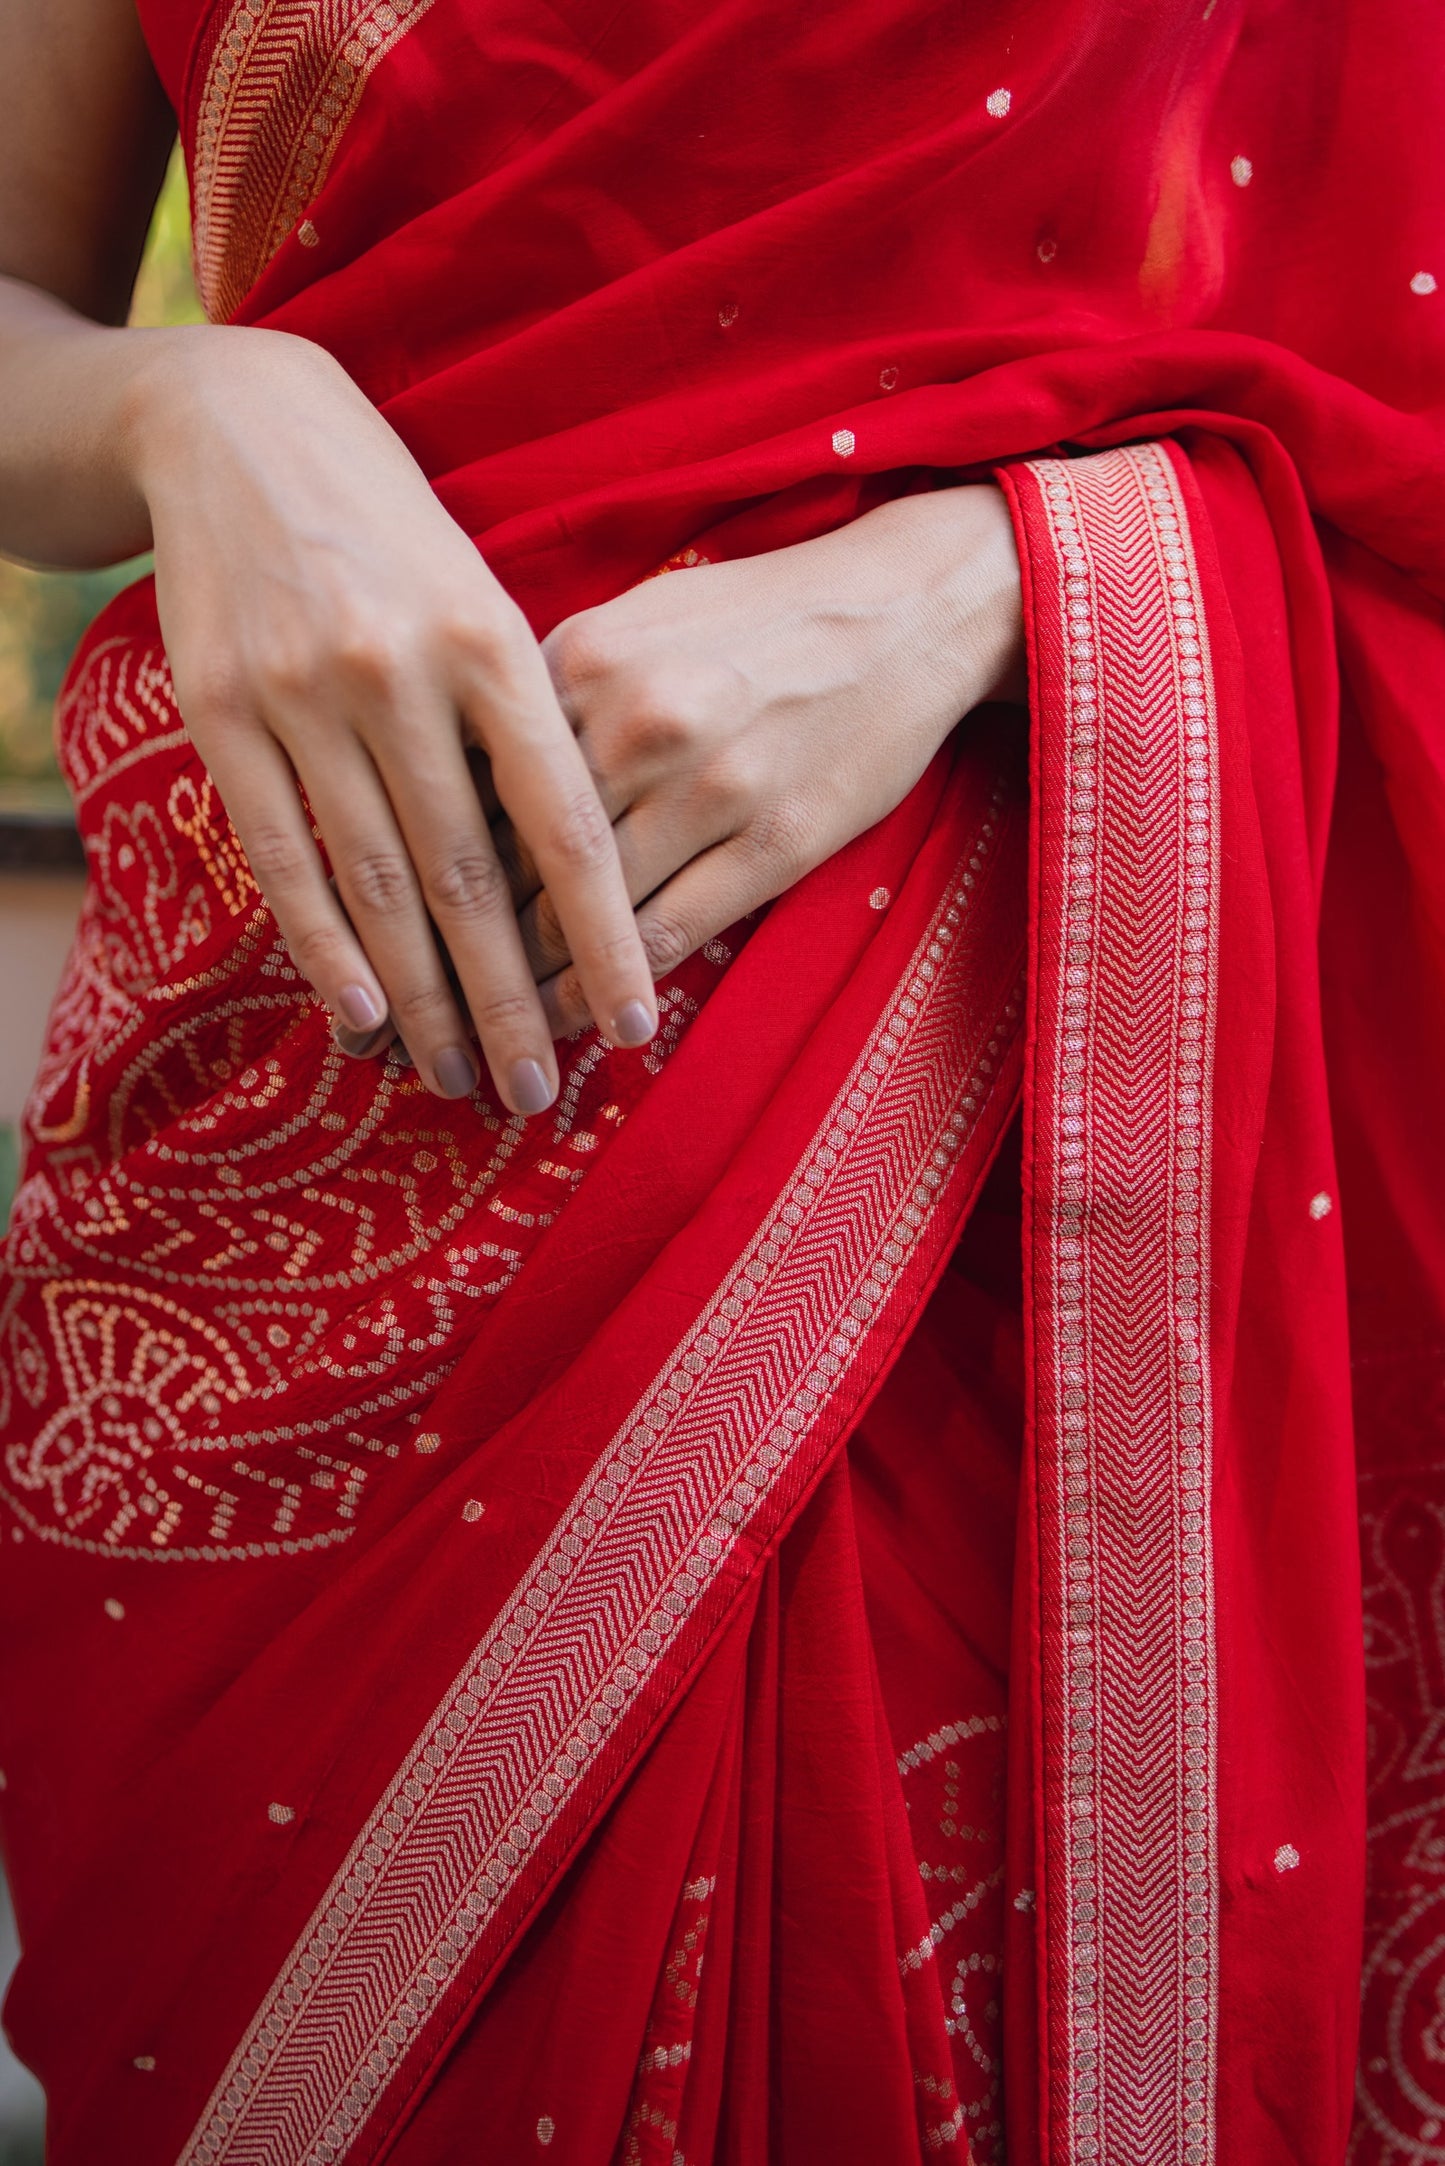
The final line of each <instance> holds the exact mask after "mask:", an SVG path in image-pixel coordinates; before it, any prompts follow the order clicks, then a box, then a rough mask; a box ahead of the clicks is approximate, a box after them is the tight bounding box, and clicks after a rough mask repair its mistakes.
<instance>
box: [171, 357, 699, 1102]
mask: <svg viewBox="0 0 1445 2166" xmlns="http://www.w3.org/2000/svg"><path fill="white" fill-rule="evenodd" d="M149 335H150V336H153V337H154V338H155V339H156V341H157V345H156V348H155V354H154V360H153V362H152V364H151V365H150V366H148V367H146V368H145V369H143V370H140V371H138V372H137V376H136V378H135V381H134V386H133V395H132V403H131V409H130V416H131V418H130V430H131V457H132V460H133V469H134V474H135V479H136V482H137V485H138V486H139V488H140V491H141V493H142V494H143V496H144V498H145V501H146V505H147V507H148V509H149V514H150V522H151V531H152V535H153V538H154V545H155V560H156V591H157V597H158V602H159V608H160V619H161V629H162V633H163V636H164V640H165V646H166V653H167V656H168V658H169V661H170V666H171V671H172V675H173V678H174V682H175V689H176V698H177V702H178V704H179V707H180V711H181V715H182V718H183V719H184V721H185V724H186V727H187V729H188V731H189V733H190V735H191V738H192V740H193V742H194V744H195V746H196V749H197V751H198V752H199V754H200V756H201V758H202V760H203V761H204V762H205V764H206V767H207V768H208V769H209V771H210V774H211V776H212V779H213V780H214V782H215V784H216V786H217V788H218V790H219V791H220V794H221V798H222V800H223V802H224V804H225V807H226V810H227V812H228V813H229V815H230V817H231V820H232V823H233V825H234V826H235V829H236V832H237V834H238V836H239V837H240V840H241V844H242V846H243V848H244V849H245V851H246V855H247V857H248V859H249V860H250V864H251V869H252V872H253V873H254V875H255V877H256V880H257V882H258V884H259V886H260V888H261V891H262V893H263V895H264V896H265V898H266V900H267V902H268V903H269V904H270V906H271V908H272V910H273V911H274V913H275V916H276V921H277V924H278V925H279V927H280V930H281V933H282V935H283V937H284V939H285V941H286V944H287V946H288V948H289V949H290V952H291V954H292V956H293V958H294V960H295V962H296V964H297V967H298V968H299V969H300V970H301V971H302V972H303V974H304V975H305V976H306V977H307V978H308V979H309V981H310V982H311V984H312V985H313V986H314V987H315V988H316V991H317V992H318V993H319V994H320V996H321V998H322V999H323V1000H324V1001H325V1002H326V1003H327V1005H328V1006H329V1007H330V1008H331V1009H332V1011H333V1013H334V1014H335V1016H336V1017H337V1019H338V1021H339V1022H340V1023H341V1024H343V1025H345V1026H347V1027H348V1028H349V1030H350V1032H352V1033H361V1032H366V1031H375V1032H380V1031H381V1030H382V1029H383V1028H384V1027H386V1025H387V1019H388V1016H389V1017H390V1019H391V1022H392V1023H393V1024H394V1025H395V1028H396V1030H397V1032H398V1033H399V1035H400V1037H401V1038H402V1040H403V1041H404V1043H405V1045H406V1048H407V1051H408V1052H409V1053H410V1054H411V1056H412V1059H413V1060H414V1062H415V1064H416V1067H417V1069H418V1072H419V1073H420V1075H421V1076H422V1078H423V1080H424V1081H425V1082H426V1083H427V1084H428V1085H429V1086H430V1088H431V1089H433V1090H435V1091H437V1092H439V1093H440V1094H441V1095H442V1096H443V1097H447V1098H457V1097H461V1096H463V1095H465V1094H466V1093H467V1092H469V1091H471V1090H472V1089H473V1088H474V1087H475V1085H476V1083H477V1080H478V1075H477V1066H476V1059H475V1054H474V1051H473V1048H472V1042H471V1032H470V1030H469V1028H468V1023H467V1020H466V1014H469V1015H470V1017H471V1020H472V1022H473V1023H474V1024H475V1027H476V1030H477V1033H478V1034H479V1036H480V1039H481V1046H482V1052H483V1053H484V1055H485V1057H486V1061H487V1064H488V1066H489V1067H490V1069H491V1072H492V1076H493V1078H494V1081H495V1083H496V1086H497V1089H498V1090H499V1092H500V1093H501V1095H502V1097H503V1098H504V1099H505V1101H506V1103H507V1104H508V1105H509V1106H510V1107H512V1108H513V1110H515V1111H516V1112H519V1113H536V1112H540V1111H541V1110H543V1108H544V1107H545V1106H546V1105H548V1104H550V1102H551V1100H552V1099H553V1097H554V1096H555V1094H556V1091H557V1065H556V1056H555V1053H554V1050H553V1044H552V1038H551V1033H550V1031H549V1029H548V1026H547V1022H546V1019H545V1017H544V1014H543V1010H542V1004H541V1001H540V999H539V998H538V994H537V990H536V986H535V984H534V982H533V976H532V971H531V968H530V966H529V964H528V962H527V958H526V956H525V954H524V952H523V948H522V942H521V937H520V934H519V932H518V928H517V921H516V910H515V906H514V904H513V901H512V897H511V893H510V889H509V887H508V882H507V878H506V875H505V873H504V872H503V870H502V868H501V866H500V864H499V862H498V859H497V855H496V852H495V850H494V848H493V846H492V842H491V839H490V836H489V833H488V826H487V819H486V815H485V812H484V809H483V806H482V803H481V801H480V798H479V796H478V792H477V788H476V784H475V781H474V778H473V775H472V771H471V768H470V767H469V764H468V759H467V753H468V749H469V748H470V747H477V748H480V750H481V751H482V752H484V753H485V755H486V758H487V761H488V763H489V765H490V773H491V780H492V785H493V787H494V789H495V791H496V796H497V799H498V800H499V802H500V805H501V807H502V808H503V810H504V811H505V813H506V814H507V816H508V818H509V820H510V822H511V824H512V825H513V826H514V827H515V829H516V830H517V832H518V834H519V835H520V836H521V837H522V838H524V840H525V842H526V844H527V846H528V848H529V850H530V853H531V855H532V856H533V858H534V859H535V861H536V864H537V867H538V871H539V874H540V877H541V878H542V880H543V881H544V882H545V885H546V887H547V890H548V892H549V894H550V895H551V897H552V898H553V901H554V903H555V906H556V911H557V915H558V917H559V919H560V920H561V923H562V925H563V927H564V929H565V933H566V938H567V942H568V946H569V948H570V951H571V953H572V955H573V956H574V958H575V959H576V964H577V969H578V972H579V974H580V977H581V981H582V984H583V987H584V988H585V990H586V995H587V1000H588V1004H589V1006H590V1009H591V1012H592V1014H593V1015H594V1016H596V1017H598V1018H599V1019H600V1020H601V1022H602V1027H603V1030H604V1033H605V1035H606V1036H607V1037H609V1038H610V1039H611V1040H612V1041H613V1042H614V1043H615V1044H618V1045H638V1044H642V1043H645V1042H646V1040H647V1039H648V1038H650V1037H651V1035H652V1033H653V1030H654V1029H655V1027H656V1006H655V1001H654V996H653V988H652V979H651V974H650V972H649V969H648V965H647V961H646V957H645V956H644V953H643V949H642V944H641V940H640V938H639V936H638V932H637V927H636V923H635V920H634V916H633V911H632V907H631V904H630V903H629V900H628V896H627V890H626V887H625V885H624V882H623V878H622V873H621V869H620V867H619V863H618V857H617V850H616V845H615V842H614V840H613V834H612V828H611V823H610V822H609V820H608V818H607V815H606V813H605V812H604V810H603V807H602V805H601V803H600V801H599V799H598V795H597V791H596V788H595V786H594V784H593V781H592V778H591V775H590V773H589V771H588V768H587V764H586V761H585V760H584V759H583V756H582V753H581V751H580V749H579V748H578V745H577V742H576V739H575V738H574V736H573V733H572V730H571V728H570V727H569V725H568V723H567V722H566V720H565V718H564V716H563V714H562V711H561V709H560V707H559V706H558V703H557V698H556V694H555V693H554V691H553V688H552V683H551V679H550V677H549V675H548V672H547V668H546V665H545V663H544V662H543V659H542V655H541V652H540V649H539V648H538V645H537V642H536V640H535V639H534V638H533V636H532V633H531V631H530V629H529V627H528V625H527V623H526V621H525V619H524V618H523V616H522V613H521V611H520V610H519V609H518V608H517V606H516V605H515V603H513V602H512V601H511V600H510V598H509V597H508V596H507V595H506V594H505V593H504V592H503V590H502V588H501V587H500V586H499V585H498V583H497V581H496V580H495V579H494V578H493V576H492V574H491V573H490V572H489V571H488V569H487V566H486V565H485V563H484V562H483V560H482V558H481V556H480V555H479V554H478V552H477V550H476V548H475V547H474V546H473V544H472V543H471V541H470V540H469V539H468V538H467V536H466V535H465V534H464V533H463V532H462V531H461V529H460V528H459V527H458V526H457V525H456V524H455V522H454V521H453V520H452V519H451V518H450V517H449V516H448V514H447V513H446V512H445V511H444V510H443V508H442V506H441V505H440V504H439V503H438V501H437V499H436V497H435V496H434V495H433V493H432V491H431V489H430V487H429V486H428V484H427V482H426V479H425V477H424V476H423V475H422V473H421V471H420V470H419V468H418V467H417V466H416V464H415V463H414V461H413V460H412V458H411V456H410V454H409V453H408V452H407V451H406V449H405V447H404V446H403V445H402V444H401V442H400V441H399V439H398V438H397V437H396V436H395V434H394V433H393V432H392V430H391V429H389V428H388V427H387V425H386V423H385V422H384V421H383V420H382V418H381V417H380V415H379V414H378V413H377V412H376V411H375V409H374V408H373V407H372V406H371V405H369V404H368V402H367V401H366V399H365V398H364V397H363V396H362V394H361V393H360V392H359V391H358V390H357V389H356V387H355V385H354V384H352V383H351V381H350V379H349V378H348V377H347V376H346V375H345V373H344V372H343V370H342V369H341V368H340V367H339V366H338V365H337V363H336V362H334V361H333V360H332V359H331V358H330V357H329V356H328V355H327V354H326V353H324V352H323V351H322V350H321V349H320V348H318V347H316V346H313V345H311V344H309V343H308V342H307V341H305V340H303V339H297V338H292V337H290V336H288V335H286V334H283V333H278V332H272V331H255V330H243V329H230V328H212V327H200V326H198V327H196V328H195V329H194V330H185V331H178V332H167V333H157V334H149ZM298 783H299V784H300V786H301V789H303V790H304V791H305V794H306V800H307V802H308V803H309V805H310V809H311V814H312V818H313V819H314V822H315V828H316V831H317V832H318V833H319V834H320V837H321V839H322V841H323V843H324V845H325V848H326V853H327V856H328V857H329V858H330V861H331V866H332V870H333V873H334V876H335V882H336V889H337V890H338V891H339V894H340V898H341V902H340V903H338V900H337V894H336V892H333V890H332V888H331V886H330V885H329V883H328V881H327V878H326V873H325V869H324V867H323V865H322V862H321V858H320V855H319V853H318V851H317V847H316V842H315V839H314V836H313V832H312V826H311V823H310V822H309V821H308V819H307V816H306V810H305V807H304V806H303V804H302V801H301V796H300V792H299V791H298V787H297V785H298ZM343 903H344V905H345V907H344V909H343V908H342V907H341V904H343ZM433 928H435V932H434V930H433ZM437 935H440V938H441V940H442V942H443V943H444V944H445V948H446V951H447V954H448V955H449V956H450V958H451V962H452V965H453V967H454V969H455V972H456V976H457V979H458V980H459V983H460V989H461V996H462V1000H463V1001H464V1002H465V1010H466V1013H464V1012H463V1009H462V1007H461V1006H460V1005H459V1004H458V1000H457V998H456V997H455V996H454V994H453V991H452V990H451V988H450V986H449V984H448V979H447V972H446V969H445V967H444V964H443V960H442V957H441V955H440V954H439V952H438V947H437V937H436V936H437ZM351 1042H352V1043H355V1039H354V1038H353V1039H352V1040H351Z"/></svg>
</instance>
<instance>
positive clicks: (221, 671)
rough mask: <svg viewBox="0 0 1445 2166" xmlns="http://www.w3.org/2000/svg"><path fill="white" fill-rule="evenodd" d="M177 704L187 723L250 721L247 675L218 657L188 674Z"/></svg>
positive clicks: (178, 693) (189, 670)
mask: <svg viewBox="0 0 1445 2166" xmlns="http://www.w3.org/2000/svg"><path fill="white" fill-rule="evenodd" d="M176 700H177V704H178V706H179V707H180V710H181V713H182V716H183V717H184V718H185V720H186V721H187V722H225V721H229V720H232V719H235V720H240V719H242V718H243V717H245V718H249V710H250V707H251V700H250V697H249V688H248V686H247V682H246V674H245V671H244V670H243V669H241V668H240V667H239V665H238V664H236V663H235V662H229V661H223V660H220V659H218V658H214V657H213V658H212V659H210V660H208V661H206V662H204V663H202V664H201V666H200V667H199V668H194V667H193V668H191V669H188V670H187V672H186V675H185V681H184V683H183V684H178V685H177V686H176Z"/></svg>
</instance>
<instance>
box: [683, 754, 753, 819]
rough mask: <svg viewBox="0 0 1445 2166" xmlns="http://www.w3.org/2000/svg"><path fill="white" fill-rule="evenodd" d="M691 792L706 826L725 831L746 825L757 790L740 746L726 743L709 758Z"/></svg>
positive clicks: (751, 812)
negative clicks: (715, 757) (725, 749)
mask: <svg viewBox="0 0 1445 2166" xmlns="http://www.w3.org/2000/svg"><path fill="white" fill-rule="evenodd" d="M692 795H693V798H694V801H695V804H696V809H697V811H698V813H699V814H700V815H701V817H702V818H703V819H704V820H705V821H706V822H707V823H708V824H709V825H711V826H715V827H717V828H719V829H720V830H721V831H722V832H724V833H726V834H734V833H736V832H737V831H738V830H739V829H740V828H743V827H745V826H746V825H747V824H748V822H749V820H750V818H751V816H752V814H753V811H754V809H755V807H756V805H757V802H758V792H757V785H756V781H755V778H754V776H753V774H752V772H751V769H750V767H749V765H748V762H747V759H746V756H745V754H744V753H743V751H742V750H741V748H740V747H738V746H729V747H728V749H727V751H726V752H724V753H723V754H722V755H721V756H720V757H719V758H717V759H714V760H709V762H708V764H707V766H706V767H705V768H703V770H702V772H701V773H700V774H699V775H698V777H697V782H696V785H695V788H694V790H693V792H692Z"/></svg>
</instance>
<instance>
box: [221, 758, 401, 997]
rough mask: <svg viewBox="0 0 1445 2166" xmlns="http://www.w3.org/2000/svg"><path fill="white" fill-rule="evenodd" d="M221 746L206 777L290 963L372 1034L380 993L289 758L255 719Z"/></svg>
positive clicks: (379, 987) (382, 994)
mask: <svg viewBox="0 0 1445 2166" xmlns="http://www.w3.org/2000/svg"><path fill="white" fill-rule="evenodd" d="M228 744H229V746H230V748H231V749H230V750H229V751H227V752H225V753H221V754H214V755H213V757H212V764H211V774H212V779H213V781H214V782H215V784H216V787H217V789H218V790H219V791H220V793H221V801H222V803H223V804H224V805H225V807H226V811H227V813H228V815H229V817H230V821H231V825H232V826H233V827H234V828H235V830H236V833H237V835H238V837H239V838H240V842H241V847H242V849H243V850H244V851H245V853H246V858H247V862H248V863H249V865H250V867H251V871H252V873H253V874H254V876H255V879H256V884H257V886H258V887H259V888H260V890H261V893H262V894H263V895H264V896H265V898H266V901H267V903H268V904H269V905H270V908H271V913H272V915H273V916H274V918H275V920H276V924H277V927H278V929H279V931H280V934H281V937H282V939H283V940H284V941H285V943H286V946H287V948H288V949H289V951H290V954H291V957H292V960H293V961H294V962H295V964H296V967H297V969H298V970H299V971H300V972H301V973H302V975H303V977H305V978H306V979H307V980H308V981H309V982H310V983H311V984H312V985H313V986H315V988H316V991H317V992H318V993H319V994H320V995H321V998H322V999H323V1000H324V1001H325V1002H326V1005H327V1007H328V1008H330V1009H331V1011H332V1013H333V1014H334V1015H335V1016H336V1017H337V1018H338V1020H339V1021H340V1022H341V1023H342V1024H343V1025H344V1026H345V1027H347V1028H349V1029H350V1030H351V1031H353V1032H355V1033H357V1034H358V1035H361V1036H366V1035H369V1034H371V1033H374V1032H376V1031H379V1030H380V1029H382V1028H383V1027H384V1026H385V1023H386V1005H387V1003H386V994H385V992H384V990H383V988H382V985H381V982H380V980H379V979H378V977H377V975H376V972H375V971H374V970H373V969H372V967H371V964H370V962H369V960H368V958H367V955H366V950H365V948H364V947H363V945H362V943H361V941H360V940H359V939H358V937H357V935H356V933H355V931H354V930H353V928H352V926H351V924H350V921H349V920H348V918H347V916H346V912H345V911H344V909H343V908H342V906H341V904H340V902H339V901H338V899H337V897H336V895H335V893H334V892H333V890H332V887H331V884H330V882H329V881H328V879H327V877H326V872H325V868H324V866H323V865H322V862H321V855H320V852H319V851H318V850H317V847H316V838H315V836H314V835H313V834H312V832H311V824H310V822H309V820H308V819H307V817H306V811H305V808H304V806H303V805H302V802H301V796H300V791H299V790H298V788H297V781H296V774H295V770H294V769H293V767H292V765H291V762H290V761H289V760H288V759H287V757H286V754H285V752H284V751H283V750H282V748H281V746H280V745H279V744H278V743H277V742H276V740H275V738H274V737H273V736H271V734H270V732H269V731H268V730H266V729H265V728H264V727H263V726H262V725H261V724H260V723H259V722H257V723H256V724H255V726H254V727H252V728H249V729H246V730H244V731H239V732H237V731H232V732H230V733H228Z"/></svg>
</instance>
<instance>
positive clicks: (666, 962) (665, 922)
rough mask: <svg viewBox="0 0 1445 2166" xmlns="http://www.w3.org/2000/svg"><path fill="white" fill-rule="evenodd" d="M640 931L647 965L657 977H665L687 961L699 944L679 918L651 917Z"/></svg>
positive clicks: (639, 928) (641, 926) (640, 927)
mask: <svg viewBox="0 0 1445 2166" xmlns="http://www.w3.org/2000/svg"><path fill="white" fill-rule="evenodd" d="M638 931H639V932H640V933H641V935H642V951H643V953H644V955H645V956H646V957H647V967H648V969H649V970H650V971H651V972H652V975H653V976H654V977H655V978H660V977H665V976H666V974H667V972H668V971H669V970H676V969H677V967H678V965H679V963H685V962H686V961H687V958H688V957H689V955H691V953H692V951H693V949H694V948H695V947H696V945H697V942H696V941H695V940H694V939H693V937H692V933H691V932H690V930H689V929H688V927H687V926H686V925H684V924H683V923H682V922H681V920H680V919H678V918H650V919H649V920H648V921H647V923H646V924H645V925H639V927H638Z"/></svg>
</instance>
